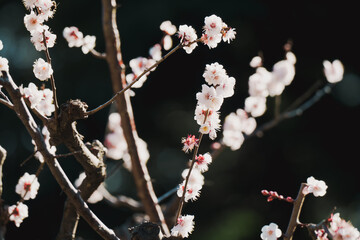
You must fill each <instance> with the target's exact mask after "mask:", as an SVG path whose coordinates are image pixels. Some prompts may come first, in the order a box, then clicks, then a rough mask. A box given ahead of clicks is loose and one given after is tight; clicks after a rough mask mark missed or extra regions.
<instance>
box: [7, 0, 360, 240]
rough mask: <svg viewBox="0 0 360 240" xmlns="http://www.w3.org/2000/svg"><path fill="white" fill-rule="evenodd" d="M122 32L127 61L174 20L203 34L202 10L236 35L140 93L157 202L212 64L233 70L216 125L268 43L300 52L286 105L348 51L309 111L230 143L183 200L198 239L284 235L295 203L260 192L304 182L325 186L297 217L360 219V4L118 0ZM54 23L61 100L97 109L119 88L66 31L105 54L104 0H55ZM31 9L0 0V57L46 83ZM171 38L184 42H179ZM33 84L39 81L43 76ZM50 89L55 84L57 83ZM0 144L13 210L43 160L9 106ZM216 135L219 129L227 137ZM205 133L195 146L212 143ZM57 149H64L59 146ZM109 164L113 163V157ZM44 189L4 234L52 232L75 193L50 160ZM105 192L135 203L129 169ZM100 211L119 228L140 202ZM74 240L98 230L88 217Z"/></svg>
mask: <svg viewBox="0 0 360 240" xmlns="http://www.w3.org/2000/svg"><path fill="white" fill-rule="evenodd" d="M118 2H119V4H120V5H121V7H120V8H119V10H118V21H117V22H118V27H119V30H120V36H121V41H122V51H123V57H124V60H125V63H126V64H127V63H128V62H129V61H130V60H131V59H133V58H136V57H138V56H144V57H148V50H149V48H150V47H151V46H153V45H154V44H155V43H158V42H159V41H160V39H161V37H162V32H161V31H160V29H159V26H160V24H161V22H163V21H165V20H170V21H171V22H172V23H173V24H175V25H176V26H179V25H181V24H187V25H191V26H193V27H194V28H195V29H196V31H197V33H198V34H199V33H200V32H201V28H202V26H203V21H204V17H206V16H210V15H211V14H216V15H218V16H220V17H221V18H222V19H223V21H224V22H226V23H227V24H228V25H229V26H231V27H234V28H235V29H236V32H237V35H236V39H235V40H234V41H233V42H232V43H231V44H227V43H221V44H220V45H219V46H218V47H217V48H215V49H211V50H209V49H208V47H206V46H203V45H200V46H198V47H197V48H196V49H195V50H194V52H193V53H192V54H190V55H188V54H186V53H185V51H183V50H181V51H178V52H177V53H176V54H174V55H173V56H171V57H170V58H169V59H168V60H166V61H165V62H164V63H162V64H161V65H160V66H159V67H158V68H157V70H156V71H155V72H153V73H151V75H150V76H149V77H148V80H147V82H146V83H145V84H144V86H143V87H142V88H141V89H135V93H136V96H135V97H133V98H132V104H133V109H134V115H135V122H136V126H137V129H138V133H139V136H140V137H141V138H142V139H144V140H145V141H146V142H147V144H148V149H149V152H150V156H151V157H150V159H149V162H148V164H147V165H148V167H149V171H150V174H151V177H152V179H153V185H154V188H155V191H156V194H157V195H158V196H161V195H162V194H164V193H166V192H167V191H169V190H171V189H173V188H174V187H176V186H177V184H178V183H180V181H181V179H180V173H181V172H182V170H183V169H184V167H185V164H186V162H187V161H188V159H189V156H188V155H186V154H184V153H183V152H182V151H181V147H182V146H181V138H182V137H184V136H186V135H187V134H190V133H192V134H196V132H197V129H198V126H197V124H196V122H195V121H194V120H193V115H194V110H195V105H196V98H195V94H196V92H198V91H200V90H201V85H202V84H203V83H204V80H203V78H202V73H203V71H204V68H205V65H206V64H209V63H213V62H219V63H220V64H222V65H223V66H224V68H225V69H226V70H227V73H228V74H229V75H230V76H233V77H235V78H236V80H237V83H236V88H235V95H234V96H233V97H231V98H228V99H225V101H224V104H223V107H222V109H221V119H222V120H223V119H224V118H225V116H226V115H228V114H229V113H231V112H234V111H236V109H238V108H243V106H244V99H245V98H246V97H247V96H248V92H247V91H248V85H247V81H248V78H249V76H250V75H251V74H253V72H254V69H252V68H251V67H250V66H249V62H250V60H251V59H252V58H253V57H254V56H256V55H257V54H258V53H259V51H261V52H262V54H263V56H264V65H265V67H266V68H267V69H268V70H271V67H272V66H273V64H274V63H276V62H277V61H279V60H281V59H283V57H284V51H283V45H284V44H285V43H286V42H287V41H288V40H289V39H291V40H292V41H293V43H294V45H293V52H294V53H295V55H296V57H297V63H296V65H295V67H296V75H295V79H294V81H293V83H292V84H291V85H290V86H288V87H287V88H286V89H285V91H284V93H283V95H282V101H281V102H282V105H281V109H286V107H287V106H289V105H290V104H291V103H292V102H293V101H294V100H295V99H297V98H298V97H299V96H301V95H302V93H304V92H305V91H306V90H307V89H308V88H309V87H311V86H312V85H313V84H314V83H315V82H316V81H318V80H321V81H323V83H324V84H325V78H324V76H323V66H322V62H323V61H324V60H325V59H327V60H330V61H333V60H335V59H339V60H341V61H342V63H343V64H344V67H345V75H344V79H343V81H342V82H340V83H339V84H337V85H336V86H335V87H334V88H333V90H332V92H331V94H329V95H326V96H325V97H323V98H322V99H321V100H320V101H319V102H317V103H316V104H315V105H313V106H312V107H311V108H310V109H309V110H308V111H306V112H304V114H303V115H302V116H300V117H296V118H292V119H289V120H286V121H284V122H282V123H281V124H279V125H277V126H276V127H274V128H272V129H271V130H269V131H267V132H265V134H264V136H263V137H261V138H258V137H253V138H250V139H248V140H247V141H246V142H245V143H244V144H243V146H242V147H241V149H240V150H238V151H231V150H230V149H225V150H224V151H223V152H222V154H221V155H219V157H218V158H217V159H216V160H215V161H214V163H213V164H212V165H211V166H210V170H209V171H208V172H207V173H205V174H204V175H205V179H206V183H205V186H204V187H203V190H202V193H201V197H200V199H199V200H198V201H196V202H193V203H189V204H186V206H185V209H184V214H193V215H195V222H196V223H195V231H194V233H193V234H192V235H191V236H190V239H198V240H199V239H207V240H212V239H232V240H236V239H247V240H252V239H260V233H261V227H262V226H263V225H267V224H269V223H270V222H275V223H277V224H278V225H279V227H280V229H281V230H282V231H283V232H285V231H286V227H287V223H288V220H289V218H290V214H291V205H290V204H287V203H285V202H279V201H273V202H270V203H268V202H267V201H266V197H264V196H262V195H261V193H260V192H261V190H263V189H267V190H274V191H277V192H278V193H279V194H282V195H284V196H292V197H294V198H295V197H296V194H297V192H298V189H299V187H300V184H301V182H306V179H307V178H308V177H309V176H314V177H315V178H316V179H321V180H324V181H325V182H326V183H327V185H328V186H329V187H328V191H327V194H326V195H325V196H324V197H322V198H315V197H313V196H309V197H308V198H307V199H306V201H305V204H304V208H303V212H302V214H301V221H303V222H304V223H309V222H312V223H318V222H320V221H321V220H322V219H324V218H327V217H328V216H329V214H330V213H331V212H332V211H333V210H334V208H336V210H335V211H338V212H340V216H342V217H343V218H345V219H347V220H351V221H352V223H353V224H354V225H355V226H356V227H360V187H359V178H358V172H359V169H358V167H357V165H356V164H357V162H358V161H359V160H360V159H359V152H358V149H359V140H358V138H359V133H360V125H359V123H360V114H359V113H360V111H359V110H360V62H359V60H358V55H359V53H360V48H359V42H360V41H359V40H360V39H359V36H358V34H356V31H357V30H358V29H357V28H358V27H357V24H358V23H359V19H358V17H357V15H358V13H357V9H358V8H357V7H356V6H355V1H346V0H345V1H341V2H337V3H336V4H335V3H331V2H329V1H325V0H318V1H291V2H290V1H285V0H279V1H265V0H223V1H221V2H219V1H214V0H208V1H198V0H192V1H189V0H183V1H163V0H151V1H146V0H138V1H129V0H124V1H118ZM57 3H58V8H57V11H56V14H55V17H54V18H53V19H51V20H50V21H49V22H48V23H47V24H48V25H49V26H50V28H51V29H52V31H53V33H55V34H57V43H56V45H55V47H54V48H52V49H50V54H51V57H52V62H53V68H54V77H55V79H56V85H57V89H58V98H59V102H60V103H64V102H66V101H67V100H68V99H76V98H79V99H81V100H83V101H85V102H87V104H88V105H89V108H90V109H93V108H95V107H96V106H98V105H100V104H102V103H104V102H105V101H107V100H108V99H109V98H110V97H111V96H112V90H111V84H110V79H109V73H108V68H107V65H106V63H105V61H102V60H99V59H96V58H94V57H92V56H90V55H84V54H83V53H82V52H81V50H80V49H75V48H72V49H71V48H68V46H67V43H66V41H65V39H64V38H63V37H62V30H63V29H64V28H65V27H67V26H77V27H78V28H79V29H80V31H82V32H83V33H84V35H95V36H96V37H97V46H96V49H97V50H98V51H100V52H102V51H104V39H103V36H102V26H101V1H91V2H90V1H86V0H78V1H58V2H57ZM26 13H27V12H26V9H25V8H24V7H23V5H22V3H21V1H14V0H0V40H2V41H3V44H4V49H3V50H2V51H0V56H2V57H5V58H7V59H8V60H9V65H10V73H11V75H12V77H13V79H14V80H15V82H16V83H17V84H18V85H21V84H23V85H24V86H27V85H28V83H29V82H31V81H33V82H37V80H35V77H34V76H33V73H32V64H33V62H34V60H35V59H37V58H39V57H42V58H45V56H44V54H43V52H37V51H36V50H35V48H34V47H33V46H32V44H31V42H30V39H29V33H28V32H27V31H26V29H25V27H24V24H23V17H24V15H25V14H26ZM173 40H174V42H175V44H176V43H177V41H178V40H177V39H175V38H173ZM38 85H40V83H39V82H38ZM48 87H50V86H48ZM273 106H274V99H271V98H269V99H268V111H267V113H266V114H265V115H264V116H263V117H260V118H258V119H257V121H258V125H262V124H263V123H266V122H268V121H270V120H271V119H272V118H273V116H274V113H273V112H274V108H273ZM109 110H110V109H109V108H106V109H105V110H103V111H101V112H99V113H97V114H95V115H93V116H91V117H90V118H89V119H87V120H86V121H79V122H78V128H79V131H80V133H81V134H82V135H84V139H85V141H92V140H93V139H99V140H100V141H103V140H104V132H105V128H106V122H107V116H108V114H109ZM0 119H1V124H0V145H1V146H3V147H4V148H5V149H6V150H7V152H8V157H7V159H6V162H5V165H4V168H3V182H4V193H3V196H2V198H3V200H4V201H5V204H8V205H12V204H15V203H16V201H18V199H19V196H18V195H17V194H16V193H15V185H16V183H17V181H18V179H19V177H20V176H22V175H23V174H24V172H29V173H35V171H36V169H37V167H38V161H37V160H35V159H31V161H29V162H27V163H26V164H25V165H24V166H22V167H20V164H21V163H22V162H23V161H24V160H25V159H26V158H27V157H28V156H30V155H31V154H32V152H33V145H32V144H31V139H30V137H29V135H28V134H27V132H26V130H25V128H24V127H23V126H22V125H21V123H20V121H19V119H18V118H17V117H16V115H15V114H14V113H13V112H12V111H10V110H9V109H7V108H6V107H5V106H3V105H0ZM220 137H221V134H219V138H218V139H216V140H219V139H220ZM211 143H212V142H211V141H210V140H208V138H207V137H206V138H205V139H204V141H203V143H202V144H201V147H200V152H202V153H205V152H207V151H210V145H211ZM58 152H59V153H66V152H67V151H66V149H64V148H62V147H61V146H60V147H58ZM60 163H61V165H62V167H63V168H64V170H65V171H66V173H67V174H68V176H69V178H70V179H71V180H72V181H73V180H75V179H76V178H77V177H78V175H79V173H80V171H81V168H80V167H79V165H78V163H77V162H76V161H75V160H74V159H73V158H71V157H69V158H65V159H60ZM107 164H108V166H109V167H110V168H111V167H112V166H114V165H115V164H117V162H116V161H112V160H107ZM39 181H40V185H41V186H40V190H39V194H38V196H37V198H36V199H35V200H29V201H27V202H26V204H27V205H28V206H29V218H27V219H25V220H24V222H23V223H22V224H21V227H20V228H16V227H15V225H14V224H13V223H9V224H8V228H7V229H8V230H7V236H6V238H7V239H20V238H23V237H25V236H26V238H27V239H39V240H42V239H54V238H55V236H56V234H57V232H58V228H59V224H60V222H61V218H62V210H63V204H64V201H65V199H66V197H65V194H64V193H62V191H61V189H60V188H59V187H58V185H57V183H56V182H55V180H54V179H53V177H52V176H51V174H50V172H49V170H48V169H47V168H46V167H45V168H44V170H43V171H42V172H41V174H40V176H39ZM106 183H107V186H108V189H109V191H111V192H112V193H114V194H124V195H128V196H131V197H133V198H136V199H137V196H136V191H135V190H134V184H133V181H132V177H131V175H130V174H129V172H128V171H127V170H125V169H119V170H118V171H117V172H116V174H114V175H112V176H111V177H109V178H108V179H107V181H106ZM91 208H92V209H93V211H94V212H95V213H96V214H98V216H99V217H100V218H101V219H102V220H103V221H104V222H105V223H106V224H107V225H108V226H109V227H111V228H115V227H117V226H120V225H121V224H123V223H124V222H125V221H126V219H128V217H129V216H131V215H132V212H131V210H129V209H127V208H119V209H114V208H112V207H110V206H108V205H107V204H105V203H104V202H100V203H97V204H94V205H91ZM78 236H81V237H83V238H84V239H99V237H98V236H97V235H96V234H95V233H94V232H93V230H91V228H89V227H88V226H87V224H86V223H85V222H83V221H82V220H81V221H80V225H79V229H78ZM296 237H297V238H295V239H310V238H309V237H308V236H307V232H306V230H305V229H298V231H297V232H296Z"/></svg>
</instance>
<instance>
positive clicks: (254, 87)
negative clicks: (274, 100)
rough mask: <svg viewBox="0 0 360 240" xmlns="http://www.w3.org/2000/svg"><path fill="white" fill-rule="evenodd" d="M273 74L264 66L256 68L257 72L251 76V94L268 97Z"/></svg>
mask: <svg viewBox="0 0 360 240" xmlns="http://www.w3.org/2000/svg"><path fill="white" fill-rule="evenodd" d="M271 79H272V74H271V73H270V72H269V71H267V70H266V69H265V68H263V67H258V68H256V72H255V73H254V74H253V75H251V76H250V77H249V94H250V96H259V97H267V96H268V95H269V91H268V84H269V83H270V81H271Z"/></svg>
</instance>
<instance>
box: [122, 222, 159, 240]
mask: <svg viewBox="0 0 360 240" xmlns="http://www.w3.org/2000/svg"><path fill="white" fill-rule="evenodd" d="M129 231H130V233H131V240H160V239H162V233H161V231H160V226H159V225H157V224H155V223H152V222H143V223H142V224H140V225H138V226H135V227H131V228H129Z"/></svg>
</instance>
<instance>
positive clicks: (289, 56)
mask: <svg viewBox="0 0 360 240" xmlns="http://www.w3.org/2000/svg"><path fill="white" fill-rule="evenodd" d="M286 60H288V61H289V62H290V63H292V64H293V65H295V63H296V56H295V54H294V53H293V52H290V51H289V52H287V53H286Z"/></svg>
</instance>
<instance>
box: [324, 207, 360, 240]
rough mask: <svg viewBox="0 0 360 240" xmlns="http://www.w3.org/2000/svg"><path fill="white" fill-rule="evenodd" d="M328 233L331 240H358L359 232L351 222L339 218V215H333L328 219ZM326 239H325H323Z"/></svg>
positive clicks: (359, 237)
mask: <svg viewBox="0 0 360 240" xmlns="http://www.w3.org/2000/svg"><path fill="white" fill-rule="evenodd" d="M329 232H330V234H331V235H332V239H344V240H345V239H346V240H359V239H360V232H359V230H358V229H357V228H355V227H354V226H353V225H352V224H351V222H349V221H346V220H344V219H342V218H341V217H340V213H335V214H334V215H332V217H331V219H330V226H329ZM323 239H327V238H323Z"/></svg>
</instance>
